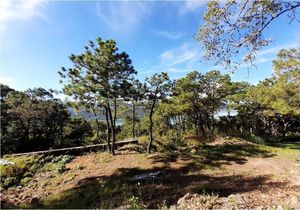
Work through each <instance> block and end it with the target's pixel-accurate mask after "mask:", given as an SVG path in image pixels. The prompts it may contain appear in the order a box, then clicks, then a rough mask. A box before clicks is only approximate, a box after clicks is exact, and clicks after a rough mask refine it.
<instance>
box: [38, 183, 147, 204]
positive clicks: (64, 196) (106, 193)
mask: <svg viewBox="0 0 300 210" xmlns="http://www.w3.org/2000/svg"><path fill="white" fill-rule="evenodd" d="M120 204H123V205H126V206H128V208H141V207H144V206H143V204H142V203H141V202H140V200H139V199H138V196H137V189H136V186H135V185H133V184H130V183H127V182H124V181H122V180H107V181H104V180H101V179H95V180H92V181H87V183H84V184H83V185H82V186H80V187H78V188H73V189H71V190H68V191H64V192H62V193H58V194H55V195H51V196H49V197H47V198H46V199H44V200H42V202H41V204H40V206H38V207H40V208H58V209H63V208H76V209H77V208H100V209H111V208H116V207H118V206H119V205H120Z"/></svg>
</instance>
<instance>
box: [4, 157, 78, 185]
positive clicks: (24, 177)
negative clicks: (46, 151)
mask: <svg viewBox="0 0 300 210" xmlns="http://www.w3.org/2000/svg"><path fill="white" fill-rule="evenodd" d="M4 158H5V160H7V161H10V162H13V163H14V164H9V165H0V171H1V179H0V186H1V188H4V189H7V188H9V187H12V186H16V185H20V184H21V185H22V186H25V185H27V184H28V183H29V182H30V180H31V179H32V177H33V176H34V174H35V173H36V172H38V171H52V172H53V171H54V172H57V173H63V172H64V171H65V170H66V168H65V165H66V164H67V163H69V162H71V161H72V159H73V156H69V155H60V156H57V157H54V156H52V155H50V156H45V155H40V156H20V157H12V156H5V157H4Z"/></svg>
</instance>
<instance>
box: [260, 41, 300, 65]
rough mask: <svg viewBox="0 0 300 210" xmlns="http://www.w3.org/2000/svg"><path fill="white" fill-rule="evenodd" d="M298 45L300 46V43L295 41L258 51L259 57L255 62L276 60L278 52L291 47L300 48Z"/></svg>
mask: <svg viewBox="0 0 300 210" xmlns="http://www.w3.org/2000/svg"><path fill="white" fill-rule="evenodd" d="M298 47H300V43H298V42H293V43H290V44H288V43H287V44H283V45H277V46H274V47H271V48H268V49H265V50H262V51H260V52H258V53H257V58H256V60H255V64H259V63H265V62H269V61H272V60H274V59H275V56H276V54H277V53H278V52H279V51H280V50H281V49H290V48H298Z"/></svg>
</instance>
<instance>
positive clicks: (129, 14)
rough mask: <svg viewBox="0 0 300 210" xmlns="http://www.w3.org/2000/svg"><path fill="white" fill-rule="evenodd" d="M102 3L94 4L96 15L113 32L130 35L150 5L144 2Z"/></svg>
mask: <svg viewBox="0 0 300 210" xmlns="http://www.w3.org/2000/svg"><path fill="white" fill-rule="evenodd" d="M103 3H104V2H102V3H100V2H97V3H96V9H97V15H98V17H99V18H100V20H101V21H102V22H103V23H104V24H106V25H107V26H108V27H109V28H110V29H111V30H112V31H114V32H123V33H126V32H127V33H130V32H131V31H132V30H133V29H135V28H136V27H137V26H139V24H140V22H141V20H142V19H144V18H145V17H146V16H148V15H149V14H150V10H151V8H150V7H151V5H150V4H149V3H145V2H105V3H107V4H103Z"/></svg>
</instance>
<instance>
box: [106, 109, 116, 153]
mask: <svg viewBox="0 0 300 210" xmlns="http://www.w3.org/2000/svg"><path fill="white" fill-rule="evenodd" d="M107 109H108V116H109V119H110V122H111V136H112V142H111V153H112V154H113V155H115V142H116V134H115V126H114V119H113V116H112V113H111V108H110V106H109V104H108V106H107Z"/></svg>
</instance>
